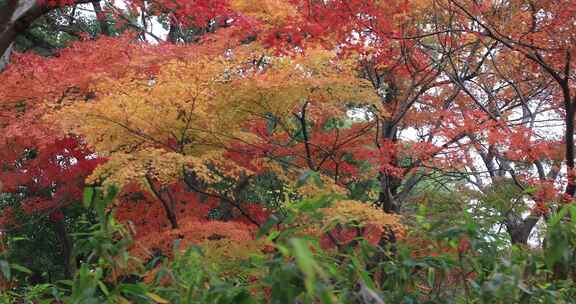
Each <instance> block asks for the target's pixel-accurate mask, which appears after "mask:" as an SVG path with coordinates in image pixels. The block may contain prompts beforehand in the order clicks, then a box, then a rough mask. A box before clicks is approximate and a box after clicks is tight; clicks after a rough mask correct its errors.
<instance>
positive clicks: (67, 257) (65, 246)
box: [54, 221, 76, 279]
mask: <svg viewBox="0 0 576 304" xmlns="http://www.w3.org/2000/svg"><path fill="white" fill-rule="evenodd" d="M54 232H56V237H57V238H58V240H59V241H60V244H62V262H63V263H64V276H65V277H66V279H71V278H72V277H73V275H74V272H75V271H76V269H75V268H76V267H75V262H74V259H73V257H72V248H73V247H72V246H73V245H72V241H71V240H70V237H69V236H68V233H67V232H66V226H65V225H64V221H56V222H54Z"/></svg>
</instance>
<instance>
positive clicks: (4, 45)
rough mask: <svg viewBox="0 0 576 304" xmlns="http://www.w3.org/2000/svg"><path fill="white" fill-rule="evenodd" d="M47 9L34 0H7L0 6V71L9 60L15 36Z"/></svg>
mask: <svg viewBox="0 0 576 304" xmlns="http://www.w3.org/2000/svg"><path fill="white" fill-rule="evenodd" d="M47 11H48V9H47V8H45V7H42V6H40V5H39V4H38V1H36V0H8V3H7V4H5V5H4V6H3V7H1V8H0V54H1V55H0V71H2V70H3V69H4V68H5V67H6V65H7V63H8V62H9V61H10V53H11V51H12V48H13V46H14V41H15V40H16V36H18V34H20V33H22V32H24V31H25V30H26V29H28V27H29V26H30V24H32V22H34V20H36V19H38V18H39V17H40V16H42V15H43V14H44V13H46V12H47Z"/></svg>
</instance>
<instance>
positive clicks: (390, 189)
mask: <svg viewBox="0 0 576 304" xmlns="http://www.w3.org/2000/svg"><path fill="white" fill-rule="evenodd" d="M396 133H397V128H396V126H395V125H393V123H392V122H390V121H384V122H383V123H382V140H383V141H384V142H392V143H394V144H395V143H396V142H397V140H398V138H397V136H396V135H397V134H396ZM391 153H392V154H393V157H394V158H393V159H391V160H390V161H391V163H390V164H389V165H391V166H397V165H398V164H397V160H396V157H395V156H396V155H395V153H396V152H395V151H392V152H391ZM378 179H379V180H380V194H379V196H378V205H379V206H380V207H381V208H382V210H384V212H386V213H399V212H400V202H398V200H397V195H398V189H399V188H400V185H401V184H402V178H401V177H399V176H397V175H395V174H391V173H389V172H385V171H381V172H380V174H379V176H378Z"/></svg>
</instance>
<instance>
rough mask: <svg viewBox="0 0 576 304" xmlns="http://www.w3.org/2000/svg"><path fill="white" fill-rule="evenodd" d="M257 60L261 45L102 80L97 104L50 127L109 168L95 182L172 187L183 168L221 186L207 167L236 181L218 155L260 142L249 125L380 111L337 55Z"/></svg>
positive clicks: (61, 115)
mask: <svg viewBox="0 0 576 304" xmlns="http://www.w3.org/2000/svg"><path fill="white" fill-rule="evenodd" d="M258 52H261V50H260V49H259V47H258V46H256V45H254V46H250V47H241V48H237V49H233V50H228V51H227V52H223V53H222V54H216V55H203V54H198V55H195V56H190V58H188V59H183V58H181V59H180V60H178V61H171V62H168V63H166V64H164V65H163V66H162V67H161V68H160V70H159V71H158V72H157V73H156V74H154V75H153V76H150V75H142V74H130V75H128V76H126V77H123V78H120V79H107V80H103V81H100V82H98V83H96V84H94V86H93V87H92V88H91V89H92V91H93V92H94V95H95V98H93V99H90V100H87V101H78V102H76V103H74V104H71V105H69V106H67V107H64V108H63V109H62V110H60V111H58V112H56V113H55V114H53V117H51V118H52V119H53V120H54V121H59V123H60V124H61V125H62V127H63V128H64V129H65V131H66V132H71V133H75V134H80V135H82V136H84V138H85V139H86V141H87V143H88V144H89V145H90V146H91V147H92V148H93V149H94V150H95V151H96V152H97V153H98V154H99V156H103V157H107V158H108V159H109V161H108V163H107V164H105V165H103V166H102V167H100V168H98V169H97V170H96V172H95V173H94V174H93V175H92V177H91V178H90V181H92V182H94V181H101V182H104V183H108V184H116V185H120V186H122V185H126V184H128V183H130V182H133V181H137V180H138V179H141V178H142V177H145V176H151V177H154V178H155V179H157V180H159V181H161V182H164V183H167V182H170V181H173V180H175V179H178V178H179V177H181V174H182V172H183V169H184V168H189V169H192V170H195V171H197V173H198V174H199V175H200V176H201V177H202V178H204V179H205V180H207V181H214V180H213V178H214V177H213V176H210V174H209V172H208V171H210V170H208V167H207V166H208V164H211V165H216V166H222V167H223V168H224V170H225V171H226V172H228V173H229V174H230V175H231V176H239V175H240V173H241V171H242V169H241V168H237V167H234V166H231V162H229V161H226V160H225V159H224V158H223V157H222V156H221V152H222V151H224V150H225V149H226V148H227V147H230V145H231V144H232V143H234V142H236V143H242V144H250V143H252V142H254V141H256V140H257V138H256V137H255V136H254V135H253V134H251V133H249V132H247V131H246V126H247V124H248V123H249V122H250V121H253V120H258V119H263V117H266V115H269V114H273V115H275V116H276V117H279V118H280V119H286V120H288V119H291V118H292V115H293V113H294V111H297V109H298V108H299V107H300V106H301V105H302V104H303V103H304V102H320V103H331V104H334V105H339V106H341V107H345V106H346V105H347V104H348V103H350V102H354V101H357V102H361V103H363V104H366V103H374V104H378V103H379V97H378V96H377V95H376V94H375V93H374V92H373V90H372V89H371V87H370V84H369V83H368V82H366V81H364V80H361V79H359V78H358V77H357V76H356V74H355V72H354V66H353V64H352V62H347V61H345V60H336V54H335V53H334V52H329V51H323V50H311V51H309V52H308V53H307V54H306V56H295V57H286V56H279V57H275V56H270V55H266V54H262V55H261V56H260V57H255V54H256V53H258ZM258 58H259V59H260V60H258V61H259V63H256V60H255V59H258ZM55 118H57V119H55Z"/></svg>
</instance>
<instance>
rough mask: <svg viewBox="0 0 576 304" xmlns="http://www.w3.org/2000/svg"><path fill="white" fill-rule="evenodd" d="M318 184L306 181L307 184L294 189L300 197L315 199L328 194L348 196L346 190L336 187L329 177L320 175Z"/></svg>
mask: <svg viewBox="0 0 576 304" xmlns="http://www.w3.org/2000/svg"><path fill="white" fill-rule="evenodd" d="M319 176H320V181H321V183H320V184H317V183H316V182H315V181H313V180H312V179H308V180H307V182H306V183H305V184H304V185H302V186H300V187H298V188H296V191H297V192H298V194H300V195H301V196H302V197H315V196H322V195H330V194H340V195H346V194H348V190H347V189H346V188H344V187H342V186H341V185H338V184H336V183H335V182H334V179H332V178H331V177H329V176H326V175H324V174H320V175H319ZM294 180H295V179H292V180H291V181H290V182H291V183H295V182H294Z"/></svg>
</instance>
